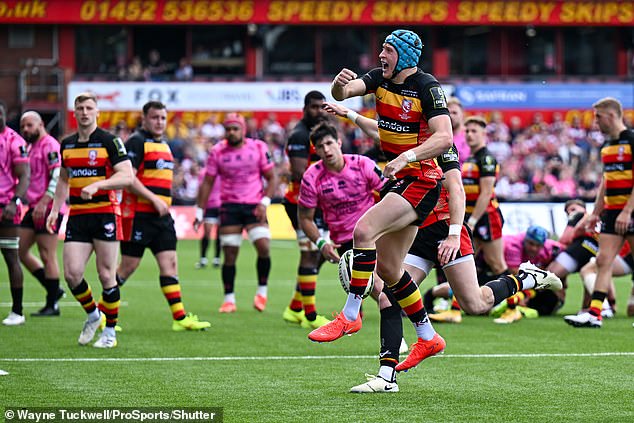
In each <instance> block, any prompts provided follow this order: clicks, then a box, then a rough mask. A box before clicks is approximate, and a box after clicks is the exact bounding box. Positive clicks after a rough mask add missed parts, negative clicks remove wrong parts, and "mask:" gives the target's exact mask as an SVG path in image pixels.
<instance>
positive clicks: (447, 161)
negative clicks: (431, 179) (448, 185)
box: [419, 144, 460, 228]
mask: <svg viewBox="0 0 634 423" xmlns="http://www.w3.org/2000/svg"><path fill="white" fill-rule="evenodd" d="M436 162H437V163H438V165H439V166H440V169H442V171H443V174H445V173H447V172H449V171H450V170H452V169H455V170H458V171H460V158H459V156H458V149H457V148H456V145H455V144H454V145H452V146H451V147H450V148H449V150H447V151H446V152H444V153H443V154H441V155H440V156H438V157H437V158H436ZM449 218H450V214H449V191H447V189H445V187H444V186H443V187H442V189H441V190H440V197H438V203H437V204H436V207H434V209H433V210H432V211H431V213H429V215H428V216H427V218H426V219H425V220H424V221H423V223H422V224H421V225H420V226H419V228H424V227H426V226H429V225H432V224H434V223H436V222H438V221H440V220H449Z"/></svg>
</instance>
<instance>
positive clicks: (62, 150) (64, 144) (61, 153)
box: [59, 138, 68, 169]
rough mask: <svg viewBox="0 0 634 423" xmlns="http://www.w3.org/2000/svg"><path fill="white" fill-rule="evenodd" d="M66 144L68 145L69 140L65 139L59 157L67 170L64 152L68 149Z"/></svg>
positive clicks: (60, 147)
mask: <svg viewBox="0 0 634 423" xmlns="http://www.w3.org/2000/svg"><path fill="white" fill-rule="evenodd" d="M66 144H68V138H64V139H63V140H62V142H61V144H60V146H59V155H60V156H61V158H62V167H63V168H64V169H66V163H65V162H64V150H65V149H66Z"/></svg>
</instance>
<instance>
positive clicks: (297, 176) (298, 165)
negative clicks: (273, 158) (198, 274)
mask: <svg viewBox="0 0 634 423" xmlns="http://www.w3.org/2000/svg"><path fill="white" fill-rule="evenodd" d="M289 163H290V165H291V182H293V183H295V184H300V183H301V182H302V177H303V176H304V172H305V171H306V168H307V167H308V159H307V158H305V157H291V158H289Z"/></svg>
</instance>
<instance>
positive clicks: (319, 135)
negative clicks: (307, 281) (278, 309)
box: [298, 122, 385, 329]
mask: <svg viewBox="0 0 634 423" xmlns="http://www.w3.org/2000/svg"><path fill="white" fill-rule="evenodd" d="M310 141H311V142H312V144H313V146H314V147H315V152H316V153H317V155H318V156H319V157H320V158H321V160H319V161H318V162H316V163H313V164H312V165H311V166H310V167H309V168H308V169H307V170H306V172H304V176H303V178H302V182H301V186H300V191H299V200H298V206H299V208H298V214H299V224H300V227H301V229H302V231H304V233H305V234H306V236H307V237H308V239H310V241H312V242H313V243H314V244H315V245H316V246H317V247H318V248H319V250H320V251H321V254H322V255H323V256H324V258H325V259H326V260H328V261H330V262H331V263H336V262H337V261H339V254H343V252H345V251H347V250H349V249H351V248H352V233H353V231H354V226H355V224H356V223H357V221H358V220H359V218H360V217H361V216H362V215H363V214H364V213H365V212H366V211H367V210H368V209H369V208H370V207H372V206H373V205H374V195H373V193H374V191H375V190H379V189H381V187H382V186H383V184H384V182H385V179H384V178H383V173H382V172H381V169H379V168H378V167H377V166H376V164H375V163H374V162H373V161H372V160H371V159H369V158H367V157H364V156H360V155H357V154H343V153H342V151H341V140H340V139H339V137H338V135H337V129H336V128H335V127H334V126H333V125H331V124H329V123H326V122H322V123H320V124H318V125H317V126H316V127H315V128H313V130H312V131H311V133H310ZM318 209H321V210H322V211H323V218H324V221H325V222H326V224H327V225H328V228H329V229H330V239H331V240H332V241H333V242H332V243H331V242H329V241H327V240H326V239H324V238H322V237H321V234H320V231H319V228H318V226H317V224H316V223H315V212H316V210H318ZM314 292H315V283H313V284H312V289H310V287H309V292H308V295H304V297H305V298H304V299H305V300H306V297H308V299H309V301H304V312H305V316H304V317H303V318H302V322H301V326H302V327H304V328H310V329H316V328H318V327H321V326H323V325H324V324H326V323H328V319H326V318H325V317H323V316H320V315H317V314H316V312H315V305H314ZM311 294H312V295H311ZM311 297H312V301H310V299H311ZM311 306H312V307H311ZM309 316H313V319H310V318H309Z"/></svg>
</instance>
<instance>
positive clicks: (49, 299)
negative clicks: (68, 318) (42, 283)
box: [46, 278, 59, 307]
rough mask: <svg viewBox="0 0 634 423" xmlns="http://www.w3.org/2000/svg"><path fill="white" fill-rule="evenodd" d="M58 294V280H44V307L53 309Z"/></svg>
mask: <svg viewBox="0 0 634 423" xmlns="http://www.w3.org/2000/svg"><path fill="white" fill-rule="evenodd" d="M58 293H59V278H55V279H49V278H46V305H47V306H49V307H53V306H54V305H55V303H56V302H57V295H58Z"/></svg>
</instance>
